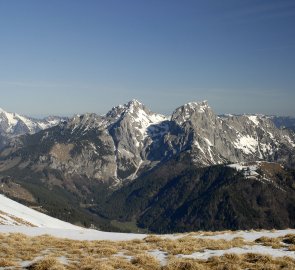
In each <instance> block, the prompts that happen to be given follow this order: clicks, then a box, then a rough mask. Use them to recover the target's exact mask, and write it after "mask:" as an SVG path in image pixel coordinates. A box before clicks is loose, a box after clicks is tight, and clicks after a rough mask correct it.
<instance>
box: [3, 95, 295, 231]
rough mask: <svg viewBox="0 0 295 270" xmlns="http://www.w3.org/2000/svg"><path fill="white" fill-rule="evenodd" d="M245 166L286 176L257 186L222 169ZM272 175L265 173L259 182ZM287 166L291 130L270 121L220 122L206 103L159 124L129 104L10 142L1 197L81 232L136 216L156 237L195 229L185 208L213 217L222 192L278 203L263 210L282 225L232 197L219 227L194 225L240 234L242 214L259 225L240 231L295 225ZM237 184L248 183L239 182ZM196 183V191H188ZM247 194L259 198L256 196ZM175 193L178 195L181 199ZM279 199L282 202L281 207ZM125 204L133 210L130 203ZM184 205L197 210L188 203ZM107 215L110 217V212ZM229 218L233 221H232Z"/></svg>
mask: <svg viewBox="0 0 295 270" xmlns="http://www.w3.org/2000/svg"><path fill="white" fill-rule="evenodd" d="M253 162H271V164H281V165H282V166H283V167H284V168H285V169H284V170H286V171H284V172H281V171H280V170H278V173H279V176H276V175H274V176H273V179H274V180H272V181H270V182H269V181H267V180H263V179H264V178H263V175H262V176H261V177H262V178H257V179H254V178H250V179H248V178H247V176H245V175H243V174H242V173H241V172H238V171H237V172H235V171H234V169H232V168H229V167H227V165H228V164H231V163H238V164H244V163H248V164H251V163H253ZM274 166H276V165H274ZM271 167H272V166H266V168H267V169H266V174H267V173H268V170H272V169H271ZM292 168H293V169H294V168H295V134H294V132H292V131H291V130H288V129H283V128H278V127H276V126H275V124H274V123H273V121H272V119H271V118H270V117H269V116H263V115H224V116H218V115H216V114H215V113H214V111H213V110H212V108H211V107H210V106H209V104H208V102H207V101H202V102H190V103H187V104H184V105H183V106H180V107H178V108H176V109H175V110H174V112H173V113H172V115H171V116H170V117H167V116H164V115H161V114H157V113H154V112H152V111H151V110H149V109H148V108H147V107H146V106H145V105H143V104H142V103H141V102H139V101H137V100H131V101H130V102H128V103H126V104H124V105H119V106H116V107H114V108H112V109H111V110H110V111H109V112H108V113H107V114H105V115H101V116H100V115H97V114H94V113H88V114H84V115H76V116H74V117H73V118H70V119H68V120H67V121H61V122H60V123H58V124H57V125H54V126H52V127H50V128H47V129H44V130H40V131H38V132H36V133H33V134H30V133H27V134H24V135H19V136H14V137H13V140H9V141H8V143H7V145H6V147H5V148H4V149H3V150H2V151H1V152H0V181H2V180H1V177H2V179H3V181H6V182H8V184H6V185H7V189H6V190H7V194H13V192H10V191H9V185H10V186H11V187H13V186H15V185H16V184H19V185H20V186H21V187H22V188H24V189H25V190H26V191H28V192H30V194H31V195H24V196H26V197H30V196H31V197H33V198H34V199H35V204H36V202H37V203H38V202H39V203H40V204H41V205H42V206H43V207H45V209H48V211H49V212H50V213H51V214H52V215H53V216H57V217H59V218H65V219H66V220H74V221H75V222H77V220H76V217H78V216H83V220H84V221H85V224H91V222H92V221H91V220H92V219H93V220H95V221H96V222H98V223H100V222H102V223H103V228H106V227H107V228H109V226H111V225H110V224H109V223H108V222H109V220H110V219H116V220H122V221H123V222H126V221H127V222H130V220H132V218H133V217H134V218H135V219H136V222H137V224H138V225H140V226H141V227H143V228H146V227H148V228H150V229H151V230H153V231H161V232H162V231H163V232H164V231H173V230H174V229H175V230H185V229H189V228H190V229H191V228H196V226H195V225H194V223H193V220H195V218H196V217H195V216H194V215H192V216H191V217H190V218H188V216H187V214H185V213H184V212H183V211H193V210H192V209H191V207H189V205H187V204H188V203H189V201H187V200H189V199H191V200H196V201H200V202H202V204H205V203H206V201H208V204H211V206H212V207H213V208H210V209H211V210H210V209H209V208H208V211H211V214H212V215H213V212H214V213H216V214H217V213H218V211H217V210H218V208H216V207H217V206H218V202H217V201H216V200H217V198H218V200H225V197H224V196H227V195H226V194H229V192H231V191H233V192H237V191H239V192H240V191H241V187H245V189H246V190H247V192H246V193H245V194H243V198H244V199H246V198H247V194H248V193H249V194H252V193H253V196H252V197H251V200H253V202H254V201H255V200H260V199H259V198H260V197H259V196H262V198H263V200H265V201H268V197H269V196H273V195H274V194H276V191H277V190H279V192H280V194H281V198H280V200H278V201H277V202H274V203H273V204H271V205H270V206H268V208H265V211H273V210H274V209H273V208H276V209H280V208H282V209H285V208H286V207H287V208H288V209H287V210H286V209H285V210H286V211H285V212H284V211H282V213H284V217H281V218H283V219H284V222H281V223H280V222H279V221H278V220H277V219H276V221H275V222H273V221H271V220H268V221H266V222H264V221H263V218H262V217H263V216H264V215H265V213H264V212H263V211H264V210H263V209H261V207H262V206H261V205H263V207H265V204H264V203H263V204H261V205H260V204H259V205H258V206H256V205H255V207H254V205H248V206H247V207H250V210H249V211H248V210H247V211H246V210H245V209H244V208H243V205H242V204H240V202H239V198H238V197H237V196H236V195H235V194H229V195H228V196H229V197H228V200H229V201H227V203H226V204H224V205H225V206H226V207H229V209H231V211H232V212H231V213H232V216H228V215H227V214H228V213H227V212H226V211H225V212H224V213H223V212H220V213H223V214H222V215H221V216H220V221H219V222H220V223H219V224H216V223H214V218H213V216H211V217H210V220H209V219H207V221H208V222H210V226H209V225H208V226H207V225H206V224H205V223H203V222H202V221H201V220H198V226H199V227H198V228H206V229H208V228H210V229H212V228H218V229H220V228H227V226H229V227H231V228H240V227H242V225H243V224H245V223H244V221H243V218H242V215H243V213H241V211H242V212H243V211H246V212H247V216H248V217H249V218H250V217H251V215H252V214H253V215H254V213H257V216H258V217H259V218H258V220H256V221H255V222H254V221H253V222H249V223H247V224H248V225H247V227H251V226H252V225H253V226H255V227H257V226H258V227H259V226H260V227H264V226H272V224H273V225H274V226H276V227H283V226H288V224H289V225H290V224H291V225H292V224H294V221H295V217H293V216H292V214H290V213H291V212H292V211H293V209H294V205H295V203H294V200H293V199H292V196H293V195H294V194H293V193H294V191H293V187H295V184H294V185H293V182H292V181H294V179H293V172H289V171H288V170H289V169H292ZM258 175H261V174H259V173H258ZM208 179H210V181H209V182H208V183H206V181H207V180H208ZM244 179H247V181H246V182H245V183H244V182H243V181H244ZM190 181H191V182H190ZM207 184H208V185H207ZM194 185H199V186H198V188H197V189H195V188H194ZM257 185H258V186H259V188H258V187H257ZM178 187H179V188H180V189H178ZM255 188H258V190H259V192H262V193H261V194H259V192H258V194H257V193H255V192H254V189H255ZM252 189H253V190H252ZM182 190H186V192H185V193H183V194H182V193H181V192H182ZM284 190H286V193H285V192H284ZM213 191H214V192H213ZM9 192H10V193H9ZM177 192H179V193H177ZM191 192H196V193H194V194H191ZM23 194H27V193H25V192H23ZM41 194H42V195H41ZM208 194H211V195H212V196H211V195H210V196H209V195H208ZM214 194H215V195H216V196H215V195H214ZM284 194H285V195H284ZM182 195H185V197H182ZM254 195H255V196H254ZM24 196H23V197H24ZM142 196H144V198H143V197H142ZM199 196H201V197H202V196H203V197H202V198H201V197H199ZM204 196H205V197H204ZM208 196H209V197H208ZM214 196H215V197H214ZM284 196H287V197H288V200H287V198H286V201H285V202H283V201H284V198H285V197H284ZM178 197H180V198H182V199H181V200H183V203H185V204H186V207H184V206H183V207H180V206H181V205H180V204H179V203H178V201H175V200H174V199H172V198H178ZM130 202H133V203H132V204H131V205H129V203H130ZM160 202H161V203H160ZM168 202H171V203H168ZM116 203H118V204H120V207H117V206H116ZM159 203H160V204H159ZM162 204H163V205H162ZM128 205H129V208H128ZM192 205H193V206H192V207H197V204H195V203H193V204H192ZM108 206H110V207H108ZM236 206H237V207H238V208H235V207H236ZM46 207H47V208H46ZM101 207H102V208H101ZM126 207H127V208H126ZM149 207H151V209H150V210H149ZM204 207H205V206H204ZM218 207H222V206H218ZM114 208H118V211H115V210H112V209H114ZM159 208H162V209H165V211H167V213H165V215H163V216H166V215H168V216H167V224H166V223H165V222H164V220H162V221H163V222H164V223H163V224H166V225H163V226H162V227H161V229H159V230H158V229H157V227H158V225H157V224H158V223H155V224H154V225H153V224H152V223H154V222H155V218H156V216H157V214H156V212H157V211H156V209H159ZM178 208H179V209H178ZM254 208H255V209H254ZM256 208H257V209H256ZM57 209H70V210H69V211H67V213H69V212H72V213H75V216H74V217H73V215H72V216H71V217H69V215H68V214H67V213H64V214H63V213H61V212H59V211H57ZM120 209H121V211H120ZM128 209H129V210H130V216H128V215H127V212H128V211H129V210H128ZM176 209H178V210H177V211H180V212H179V214H177V217H179V218H181V219H182V218H183V220H182V225H181V227H179V226H178V225H177V224H174V225H173V224H171V222H173V220H174V219H175V218H176V217H175V218H174V216H173V215H174V214H173V213H174V211H176ZM204 209H205V208H204ZM243 209H244V210H243ZM127 210H128V211H127ZM201 210H202V209H199V210H198V211H201ZM155 211H156V212H155ZM216 211H217V212H216ZM112 212H113V213H112ZM246 212H245V213H246ZM273 212H274V213H276V211H273ZM124 213H125V214H126V216H124V215H125V214H124ZM169 213H170V214H169ZM194 213H195V212H194ZM198 213H199V214H200V213H201V212H198ZM149 214H150V215H151V216H149ZM175 214H176V213H175ZM289 214H290V215H291V216H290V217H288V218H287V217H286V216H287V215H289ZM93 215H94V216H95V218H94V216H93ZM183 215H184V216H183ZM202 215H204V216H203V217H204V220H206V218H205V217H206V214H205V213H204V212H202ZM235 215H236V216H239V219H237V220H236V221H235V220H233V218H234V216H235ZM89 216H90V218H89ZM182 216H183V217H182ZM278 217H279V215H278ZM159 220H160V219H159ZM175 220H177V219H175ZM229 220H231V221H230V222H229ZM247 220H248V219H247ZM84 221H83V222H84ZM227 221H228V222H227ZM204 222H205V221H204ZM93 223H95V222H94V221H93ZM188 223H190V225H189V224H188ZM95 224H97V223H95ZM291 225H290V226H291ZM99 226H101V224H99ZM112 226H113V224H112ZM168 227H169V228H168Z"/></svg>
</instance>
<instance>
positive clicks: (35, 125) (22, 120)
mask: <svg viewBox="0 0 295 270" xmlns="http://www.w3.org/2000/svg"><path fill="white" fill-rule="evenodd" d="M65 120H67V118H65V117H59V116H48V117H46V118H44V119H35V118H31V117H26V116H23V115H20V114H17V113H9V112H6V111H5V110H3V109H1V108H0V137H2V140H1V141H0V148H1V147H3V146H5V145H6V144H7V142H8V141H9V139H10V138H11V137H14V136H19V135H24V134H33V133H36V132H38V131H40V130H43V129H47V128H50V127H53V126H56V125H58V124H59V123H60V122H61V121H65Z"/></svg>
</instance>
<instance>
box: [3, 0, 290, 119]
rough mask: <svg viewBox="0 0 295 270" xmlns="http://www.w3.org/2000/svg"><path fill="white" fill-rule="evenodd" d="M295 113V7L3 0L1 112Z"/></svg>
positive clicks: (286, 1)
mask: <svg viewBox="0 0 295 270" xmlns="http://www.w3.org/2000/svg"><path fill="white" fill-rule="evenodd" d="M133 98H135V99H138V100H139V101H141V102H142V103H144V104H145V105H146V106H147V107H149V108H150V109H151V110H153V111H156V112H159V113H163V114H167V115H168V114H171V113H172V111H173V110H174V109H175V108H176V107H178V106H181V105H183V104H185V103H187V102H190V101H202V100H208V103H209V105H210V106H211V107H212V108H213V110H214V111H215V112H216V113H218V114H221V113H262V114H276V115H290V116H295V106H294V101H295V1H294V0H277V1H274V0H239V1H237V0H222V1H220V0H215V1H214V0H200V1H198V0H178V1H176V0H145V1H144V0H124V1H122V0H50V1H45V0H41V1H40V0H26V1H23V0H0V107H1V108H3V109H5V110H7V111H10V112H18V113H22V114H25V115H29V116H45V115H66V116H70V115H72V114H74V113H85V112H95V113H98V114H103V113H106V112H107V111H108V110H109V109H110V108H112V107H113V106H116V105H118V104H123V103H126V102H128V101H129V100H131V99H133Z"/></svg>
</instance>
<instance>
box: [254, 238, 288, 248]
mask: <svg viewBox="0 0 295 270" xmlns="http://www.w3.org/2000/svg"><path fill="white" fill-rule="evenodd" d="M255 242H256V243H259V244H262V245H264V246H269V247H272V248H281V247H283V246H284V245H283V244H282V241H281V239H280V238H270V237H266V236H263V237H260V238H258V239H256V240H255Z"/></svg>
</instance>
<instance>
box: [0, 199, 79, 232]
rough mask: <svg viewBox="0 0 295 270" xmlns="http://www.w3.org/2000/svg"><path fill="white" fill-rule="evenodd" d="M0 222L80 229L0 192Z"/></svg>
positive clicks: (3, 223)
mask: <svg viewBox="0 0 295 270" xmlns="http://www.w3.org/2000/svg"><path fill="white" fill-rule="evenodd" d="M0 224H1V225H29V226H32V227H46V228H56V229H58V228H59V229H76V230H77V229H80V227H78V226H74V225H72V224H70V223H67V222H64V221H61V220H59V219H56V218H53V217H50V216H47V215H45V214H43V213H40V212H38V211H35V210H33V209H31V208H29V207H26V206H24V205H22V204H20V203H17V202H15V201H13V200H11V199H8V198H7V197H5V196H3V195H1V194H0Z"/></svg>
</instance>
